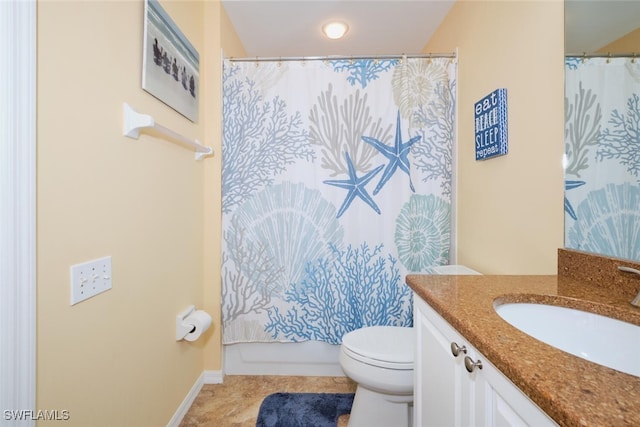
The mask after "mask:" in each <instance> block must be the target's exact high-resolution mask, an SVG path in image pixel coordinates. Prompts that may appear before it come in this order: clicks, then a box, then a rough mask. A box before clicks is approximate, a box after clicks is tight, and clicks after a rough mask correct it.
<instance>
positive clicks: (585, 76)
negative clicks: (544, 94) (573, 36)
mask: <svg viewBox="0 0 640 427" xmlns="http://www.w3.org/2000/svg"><path fill="white" fill-rule="evenodd" d="M565 113H566V114H565V155H566V166H565V203H564V204H565V246H566V247H568V248H572V249H578V250H582V251H586V252H595V253H600V254H603V255H608V256H612V257H617V258H625V259H634V260H638V259H640V238H639V236H640V61H637V60H635V59H634V58H590V59H583V58H576V57H571V58H567V59H566V61H565Z"/></svg>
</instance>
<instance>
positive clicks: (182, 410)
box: [167, 371, 224, 427]
mask: <svg viewBox="0 0 640 427" xmlns="http://www.w3.org/2000/svg"><path fill="white" fill-rule="evenodd" d="M223 380H224V375H223V374H222V371H202V373H201V374H200V376H199V377H198V379H197V380H196V382H195V383H194V384H193V387H191V390H189V393H187V396H186V397H185V398H184V400H183V401H182V403H181V404H180V406H178V409H177V410H176V412H175V414H173V417H171V420H170V421H169V422H168V423H167V427H178V426H179V425H180V423H181V422H182V419H183V418H184V416H185V415H186V414H187V412H188V411H189V408H191V405H192V404H193V401H194V400H196V397H198V393H200V390H201V389H202V386H203V385H205V384H222V381H223Z"/></svg>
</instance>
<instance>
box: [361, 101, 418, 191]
mask: <svg viewBox="0 0 640 427" xmlns="http://www.w3.org/2000/svg"><path fill="white" fill-rule="evenodd" d="M420 138H421V136H420V135H418V136H414V137H413V138H411V139H410V140H409V141H408V142H405V143H403V142H402V133H401V130H400V111H398V120H397V122H396V140H395V144H394V146H393V147H389V146H388V145H386V144H384V143H383V142H381V141H378V140H377V139H375V138H371V137H370V136H363V137H362V140H363V141H364V142H366V143H367V144H370V145H372V146H373V147H374V148H376V149H377V150H378V151H379V152H381V153H382V154H383V155H384V156H385V157H386V158H388V159H389V163H387V167H386V168H385V170H384V173H383V174H382V178H380V182H378V185H376V188H375V189H374V190H373V195H374V196H375V195H376V194H378V192H380V190H382V187H384V185H385V184H386V183H387V181H389V180H390V179H391V177H392V176H393V174H394V173H395V172H396V170H397V169H398V168H400V169H402V170H403V171H405V172H406V174H407V175H409V157H408V156H409V149H410V148H411V146H412V145H413V144H415V143H416V142H418V141H420ZM409 186H410V187H411V191H413V192H414V193H415V191H416V189H415V188H414V187H413V182H411V176H410V175H409Z"/></svg>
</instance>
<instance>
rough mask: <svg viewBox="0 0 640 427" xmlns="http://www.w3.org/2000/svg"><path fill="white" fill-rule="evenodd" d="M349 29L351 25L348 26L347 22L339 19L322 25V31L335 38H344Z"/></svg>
mask: <svg viewBox="0 0 640 427" xmlns="http://www.w3.org/2000/svg"><path fill="white" fill-rule="evenodd" d="M348 30H349V27H348V26H347V24H345V23H344V22H339V21H335V22H329V23H328V24H325V25H324V26H323V27H322V32H324V34H325V35H326V36H327V37H329V38H330V39H333V40H336V39H339V38H342V37H343V36H344V35H345V34H347V31H348Z"/></svg>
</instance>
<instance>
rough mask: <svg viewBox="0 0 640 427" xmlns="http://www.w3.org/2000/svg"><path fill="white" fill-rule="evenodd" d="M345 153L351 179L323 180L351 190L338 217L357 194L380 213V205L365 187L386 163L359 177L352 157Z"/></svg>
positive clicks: (338, 216)
mask: <svg viewBox="0 0 640 427" xmlns="http://www.w3.org/2000/svg"><path fill="white" fill-rule="evenodd" d="M345 155H346V157H347V167H348V168H349V179H330V180H326V181H323V182H324V183H325V184H328V185H333V186H335V187H340V188H344V189H347V190H349V192H348V193H347V197H346V198H345V199H344V202H342V206H340V210H339V211H338V215H336V218H340V216H341V215H342V214H343V213H344V212H345V211H346V210H347V208H348V207H349V205H351V202H353V199H355V198H356V196H358V197H360V198H361V199H362V200H364V202H365V203H366V204H368V205H369V206H371V208H372V209H373V210H374V211H376V212H377V213H378V214H380V209H379V208H378V205H376V202H374V201H373V199H372V198H371V196H370V195H369V193H368V192H367V190H366V189H365V188H364V187H365V185H367V183H368V182H369V181H371V180H372V179H373V178H374V177H375V176H376V175H377V174H378V172H380V170H382V168H383V167H384V165H380V166H378V167H377V168H375V169H373V170H372V171H369V172H367V173H366V174H365V175H363V176H361V177H360V178H358V176H357V175H356V169H355V168H354V167H353V162H352V161H351V157H349V153H345Z"/></svg>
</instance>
